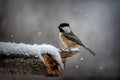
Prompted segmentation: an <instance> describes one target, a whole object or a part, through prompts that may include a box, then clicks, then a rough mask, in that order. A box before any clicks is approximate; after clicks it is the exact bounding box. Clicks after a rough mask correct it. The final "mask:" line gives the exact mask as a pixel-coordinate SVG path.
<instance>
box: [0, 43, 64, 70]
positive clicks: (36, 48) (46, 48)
mask: <svg viewBox="0 0 120 80" xmlns="http://www.w3.org/2000/svg"><path fill="white" fill-rule="evenodd" d="M0 52H2V53H4V54H6V55H9V54H23V55H27V56H29V55H33V56H35V57H39V58H40V59H41V60H42V61H43V63H44V64H45V62H44V59H43V57H42V54H51V55H53V56H54V57H55V58H56V60H57V61H58V63H59V65H60V67H61V68H62V69H63V70H64V65H63V63H62V59H61V56H60V54H59V52H58V49H57V48H56V47H54V46H52V45H48V44H42V45H37V44H34V45H30V44H24V43H19V44H18V43H11V42H0ZM0 54H1V53H0Z"/></svg>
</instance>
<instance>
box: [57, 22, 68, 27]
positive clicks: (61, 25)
mask: <svg viewBox="0 0 120 80" xmlns="http://www.w3.org/2000/svg"><path fill="white" fill-rule="evenodd" d="M65 26H68V27H69V24H68V23H61V24H60V25H59V27H65Z"/></svg>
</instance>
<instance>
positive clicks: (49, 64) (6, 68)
mask: <svg viewBox="0 0 120 80" xmlns="http://www.w3.org/2000/svg"><path fill="white" fill-rule="evenodd" d="M78 52H79V51H60V52H59V53H60V55H61V58H62V62H63V64H64V65H65V63H66V59H67V58H68V57H71V56H73V55H75V54H76V53H78ZM42 56H43V59H44V61H45V64H46V65H44V63H43V62H42V61H41V60H40V59H39V58H37V57H35V56H32V55H30V56H26V55H22V54H16V55H15V54H11V55H5V54H4V53H2V52H1V53H0V72H1V73H10V74H35V75H44V76H59V75H60V74H62V73H63V70H62V69H61V68H60V67H59V66H58V65H59V63H58V62H57V61H56V59H55V57H54V56H52V55H50V54H43V55H42Z"/></svg>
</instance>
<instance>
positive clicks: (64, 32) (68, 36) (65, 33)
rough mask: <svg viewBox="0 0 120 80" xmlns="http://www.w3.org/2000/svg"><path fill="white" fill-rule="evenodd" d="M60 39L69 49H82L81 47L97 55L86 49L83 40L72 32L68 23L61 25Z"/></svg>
mask: <svg viewBox="0 0 120 80" xmlns="http://www.w3.org/2000/svg"><path fill="white" fill-rule="evenodd" d="M58 28H59V31H60V33H59V38H60V40H61V42H62V43H63V44H64V45H65V46H66V47H67V48H80V47H81V46H82V47H84V48H85V49H86V50H88V51H89V52H90V53H92V54H93V55H94V56H95V53H94V52H93V51H91V50H90V49H89V48H88V47H86V46H85V45H84V44H83V43H82V42H81V40H80V39H79V38H78V37H77V36H76V35H75V34H74V33H73V32H72V30H71V28H70V26H69V24H68V23H62V24H60V25H59V27H58Z"/></svg>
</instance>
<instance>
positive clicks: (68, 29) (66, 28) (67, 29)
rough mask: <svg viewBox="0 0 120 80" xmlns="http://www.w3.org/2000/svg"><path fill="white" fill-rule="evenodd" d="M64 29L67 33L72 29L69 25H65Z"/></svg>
mask: <svg viewBox="0 0 120 80" xmlns="http://www.w3.org/2000/svg"><path fill="white" fill-rule="evenodd" d="M63 30H64V31H65V32H67V33H69V32H71V29H70V28H69V27H68V26H66V27H63Z"/></svg>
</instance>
